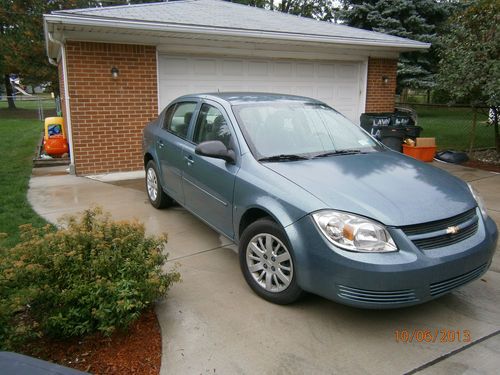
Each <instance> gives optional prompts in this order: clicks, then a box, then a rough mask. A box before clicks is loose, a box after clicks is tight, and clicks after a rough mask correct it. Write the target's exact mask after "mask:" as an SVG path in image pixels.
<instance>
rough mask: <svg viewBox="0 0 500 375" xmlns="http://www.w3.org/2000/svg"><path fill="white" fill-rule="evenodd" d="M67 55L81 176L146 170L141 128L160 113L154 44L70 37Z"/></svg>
mask: <svg viewBox="0 0 500 375" xmlns="http://www.w3.org/2000/svg"><path fill="white" fill-rule="evenodd" d="M66 59H67V60H66V61H67V74H68V83H69V85H68V89H69V97H70V109H71V127H72V130H73V147H74V155H75V172H76V174H78V175H85V174H96V173H107V172H121V171H132V170H138V169H141V168H142V167H143V165H142V160H143V159H142V147H141V142H142V129H143V128H144V126H145V125H146V124H147V123H148V122H149V121H151V120H152V119H154V118H155V117H156V116H157V115H158V96H157V80H156V50H155V47H152V46H139V45H122V44H107V43H90V42H72V41H68V42H67V45H66ZM113 66H114V67H116V68H118V70H119V76H118V78H117V79H113V78H112V77H111V68H112V67H113ZM61 91H62V90H61Z"/></svg>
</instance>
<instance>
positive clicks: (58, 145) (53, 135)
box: [43, 117, 69, 156]
mask: <svg viewBox="0 0 500 375" xmlns="http://www.w3.org/2000/svg"><path fill="white" fill-rule="evenodd" d="M43 149H44V150H45V153H47V154H48V155H50V156H61V155H63V154H67V153H68V152H69V148H68V140H67V139H66V131H65V130H64V119H63V118H62V117H47V118H46V119H45V126H44V133H43Z"/></svg>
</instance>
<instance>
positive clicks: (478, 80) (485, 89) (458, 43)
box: [439, 0, 500, 106]
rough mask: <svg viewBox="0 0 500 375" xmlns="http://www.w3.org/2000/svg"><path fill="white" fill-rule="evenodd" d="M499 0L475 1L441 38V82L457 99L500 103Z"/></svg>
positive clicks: (455, 17) (453, 21)
mask: <svg viewBox="0 0 500 375" xmlns="http://www.w3.org/2000/svg"><path fill="white" fill-rule="evenodd" d="M499 24H500V2H498V1H497V0H479V1H475V2H474V3H473V4H472V5H470V6H469V7H468V8H467V9H465V10H464V11H463V12H461V13H459V14H457V15H456V16H454V17H453V18H452V19H451V20H450V22H449V32H448V33H446V34H445V35H444V36H443V37H442V38H441V43H442V45H443V46H444V48H443V50H442V51H441V54H440V57H441V61H440V71H439V83H440V85H441V86H442V87H443V88H445V89H447V90H448V91H449V92H450V94H451V96H452V97H453V98H454V99H455V100H457V101H463V100H469V101H470V102H471V103H472V104H482V105H484V104H487V105H489V106H500V92H499V89H500V33H499V32H498V25H499Z"/></svg>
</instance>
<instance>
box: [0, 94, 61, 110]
mask: <svg viewBox="0 0 500 375" xmlns="http://www.w3.org/2000/svg"><path fill="white" fill-rule="evenodd" d="M15 103H16V108H19V109H34V110H38V105H39V104H41V105H42V106H43V109H44V110H47V109H54V108H56V103H55V101H54V99H51V98H50V97H46V96H45V97H36V96H34V97H30V98H29V99H27V98H19V99H16V100H15ZM3 108H8V103H7V99H5V97H2V99H0V109H3Z"/></svg>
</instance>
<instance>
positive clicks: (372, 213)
mask: <svg viewBox="0 0 500 375" xmlns="http://www.w3.org/2000/svg"><path fill="white" fill-rule="evenodd" d="M264 165H265V166H266V167H267V168H270V169H271V170H273V171H274V172H276V173H278V174H280V175H281V176H283V177H285V178H287V179H288V180H289V181H291V182H293V183H295V184H297V185H298V186H300V187H302V188H303V189H305V190H306V191H308V192H309V193H310V194H312V195H314V196H315V197H316V198H318V199H320V200H321V201H322V202H323V203H324V204H325V208H332V209H336V210H341V211H347V212H352V213H356V214H359V215H363V216H366V217H370V218H373V219H375V220H377V221H380V222H382V223H383V224H386V225H390V226H403V225H410V224H418V223H425V222H429V221H434V220H440V219H445V218H448V217H451V216H454V215H458V214H460V213H463V212H464V211H466V210H468V209H471V208H473V207H475V206H476V202H475V200H474V198H473V197H472V194H471V193H470V191H469V188H468V187H467V185H466V184H465V183H464V182H463V181H462V180H460V179H458V178H457V177H454V176H452V175H451V174H449V173H447V172H445V171H443V170H441V169H438V168H436V167H433V166H431V165H427V164H425V163H422V162H419V161H417V160H415V159H413V158H410V157H407V156H404V155H402V154H399V153H396V152H392V151H382V152H372V153H366V154H355V155H336V156H330V157H325V158H317V159H310V160H303V161H290V162H276V163H274V162H273V163H265V164H264Z"/></svg>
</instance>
